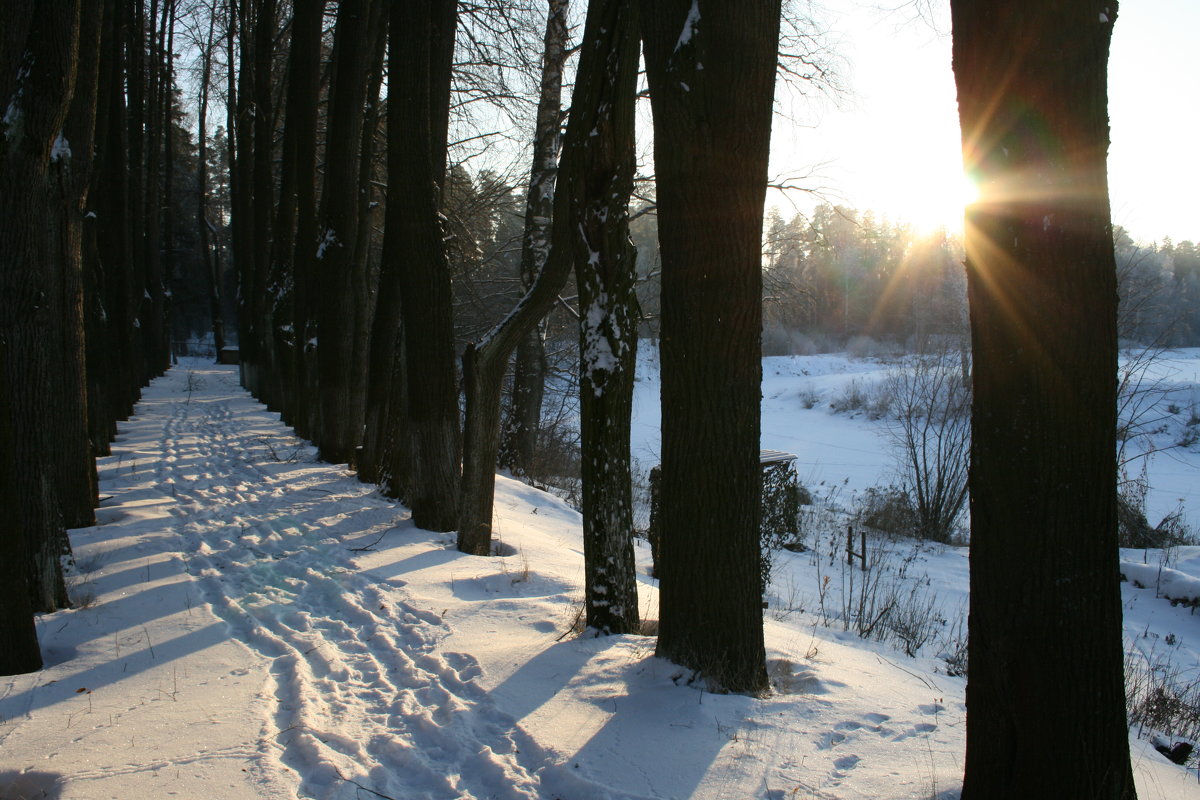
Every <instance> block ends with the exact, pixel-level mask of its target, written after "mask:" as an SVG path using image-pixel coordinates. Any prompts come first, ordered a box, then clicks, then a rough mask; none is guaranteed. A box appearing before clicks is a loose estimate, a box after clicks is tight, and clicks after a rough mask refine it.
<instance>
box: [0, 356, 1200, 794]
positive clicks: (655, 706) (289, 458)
mask: <svg viewBox="0 0 1200 800" xmlns="http://www.w3.org/2000/svg"><path fill="white" fill-rule="evenodd" d="M838 365H839V362H837V361H835V360H827V361H824V362H821V363H820V364H814V365H812V368H811V369H810V370H809V371H810V373H817V372H821V371H822V370H823V369H824V368H825V367H829V369H828V370H826V371H825V375H826V376H829V377H827V380H828V381H830V386H833V385H834V384H835V383H836V381H837V380H839V379H842V380H844V379H845V378H846V375H847V374H848V373H847V372H846V370H841V371H839V370H838V369H837V367H838ZM848 369H852V368H848ZM770 372H771V365H770V362H768V363H767V373H768V374H767V380H766V382H765V384H764V394H765V395H767V398H766V400H765V403H766V405H767V407H768V408H774V407H775V406H772V404H776V406H778V409H779V411H778V412H776V411H768V412H767V413H766V414H765V417H767V418H769V419H771V420H773V421H772V422H770V424H764V444H765V445H767V446H775V447H779V448H780V449H791V450H794V451H795V450H804V453H803V454H802V455H801V457H802V458H803V459H807V462H808V463H809V464H810V465H811V466H810V470H811V471H812V472H813V474H818V473H819V471H820V470H825V469H826V468H830V469H832V470H835V471H831V472H829V473H828V477H821V478H819V479H818V481H820V480H827V481H828V482H829V483H830V484H831V485H832V484H836V483H838V482H844V480H845V478H848V477H851V476H852V475H856V476H858V477H856V478H854V480H855V481H858V480H862V481H867V480H874V477H873V476H875V475H877V474H878V473H879V472H880V471H881V467H880V463H881V461H880V457H879V452H880V448H879V444H878V441H877V440H874V442H872V440H870V439H869V438H868V437H869V436H875V434H874V433H873V432H872V430H871V428H870V427H869V423H867V422H865V421H860V420H846V419H844V418H842V417H833V416H830V415H828V412H827V411H822V410H821V409H819V408H817V409H813V410H802V411H798V412H792V417H791V422H790V423H788V422H786V421H785V418H784V417H783V416H782V414H783V411H782V409H784V408H786V407H790V406H789V405H788V404H790V403H792V400H791V399H790V398H791V395H792V394H794V393H795V391H797V388H796V386H797V385H796V384H791V385H789V384H788V383H787V382H786V380H785V379H787V380H792V381H797V380H809V379H810V378H811V379H813V380H819V379H820V378H821V377H823V376H822V375H816V376H815V377H813V376H812V375H810V376H805V375H803V374H802V373H800V372H796V371H793V374H788V373H787V371H786V370H782V369H781V374H780V375H779V376H772V375H771V374H770ZM776 377H778V383H773V381H774V380H775V378H776ZM789 387H791V388H789ZM656 392H657V388H656V385H655V384H654V382H653V380H652V379H650V380H644V381H643V382H642V384H640V387H639V403H640V404H641V408H642V409H643V412H644V411H645V408H646V405H647V403H648V401H647V398H648V397H650V396H651V395H653V394H656ZM771 392H776V394H775V395H774V396H773V397H772V396H771ZM655 413H656V412H655ZM807 414H823V415H825V416H824V419H826V420H830V422H829V423H828V424H827V425H824V426H820V425H809V424H808V423H807V421H806V418H805V417H803V416H802V415H807ZM814 419H818V418H814ZM640 424H641V425H642V426H643V430H644V429H645V428H647V427H648V426H649V423H648V422H647V421H646V418H645V417H644V416H643V417H642V419H641V423H640ZM772 426H774V430H776V431H777V433H769V432H768V429H769V428H771V427H772ZM810 427H811V428H813V430H811V431H809V430H806V429H808V428H810ZM821 428H824V429H825V430H821ZM854 431H858V433H857V434H855V435H858V436H859V437H860V439H858V440H854V438H853V435H852V434H853V432H854ZM769 436H777V437H778V438H776V439H770V440H769V439H768V437H769ZM787 436H791V437H794V438H793V439H791V440H788V439H785V438H784V437H787ZM827 436H829V437H831V438H829V439H826V438H823V437H827ZM647 439H648V437H647V436H643V437H642V438H641V439H640V440H639V441H642V442H643V445H644V446H647V447H648V446H649V445H645V442H646V441H647ZM796 441H799V442H800V443H801V445H802V446H797V445H796V444H794V442H796ZM847 441H850V442H851V447H852V448H853V449H857V450H861V451H864V452H862V453H860V454H859V455H861V456H862V458H861V459H858V456H847V455H846V454H845V449H846V448H844V447H842V445H844V444H845V443H846V442H847ZM854 441H857V444H854V443H853V442H854ZM789 442H793V443H789ZM835 447H836V448H840V449H835ZM851 452H853V450H851ZM872 453H874V458H873V459H869V458H868V457H867V456H868V455H870V454H872ZM646 458H647V460H648V461H649V460H651V458H650V456H647V457H646ZM851 459H854V461H853V467H852V468H851V467H848V466H847V465H850V464H851ZM651 463H652V461H651ZM872 464H873V465H874V467H872ZM100 469H101V479H102V493H103V494H104V495H107V496H109V499H107V500H105V501H104V502H103V504H102V508H101V509H100V511H99V512H98V516H99V521H100V524H99V525H97V526H96V527H94V528H89V529H84V530H79V531H74V532H72V540H73V542H74V544H75V548H76V556H77V562H78V566H77V573H78V574H77V575H75V576H74V577H73V578H72V583H73V589H72V591H73V596H74V597H75V599H76V601H77V602H78V603H79V607H78V608H76V609H73V610H69V611H63V612H59V613H56V614H51V615H46V616H44V617H42V618H41V619H40V621H39V634H40V636H41V641H42V644H43V650H44V653H45V655H46V658H47V664H48V666H47V668H46V669H45V670H43V671H42V672H40V673H37V674H34V675H28V676H18V677H15V678H0V798H4V800H8V798H25V797H43V796H45V797H58V798H63V799H64V800H70V799H72V798H121V799H122V800H124V799H126V798H143V797H146V798H148V797H181V798H209V797H220V798H231V799H232V800H238V799H240V798H246V799H247V800H249V799H250V798H294V797H305V798H309V797H311V798H345V799H348V798H370V797H391V798H396V799H397V800H399V799H401V798H403V799H404V800H409V798H490V797H497V798H563V800H589V799H590V798H669V797H678V798H686V797H695V798H772V800H784V798H787V799H788V800H791V798H827V799H828V798H838V799H842V798H930V797H938V798H942V799H943V800H950V798H954V797H956V796H957V790H958V787H959V785H960V779H961V770H962V755H963V742H964V707H963V686H964V680H963V679H962V678H957V677H949V676H947V675H946V674H945V671H946V670H945V667H946V665H945V663H944V662H943V661H942V660H940V659H939V658H938V655H939V654H938V653H937V652H934V649H935V648H933V647H932V646H931V647H927V648H925V649H924V650H922V651H921V653H919V655H918V657H917V658H909V657H907V656H905V655H904V654H903V653H902V652H899V651H898V650H897V649H895V648H894V647H892V646H889V645H884V644H880V643H878V642H870V643H867V642H863V641H862V640H861V639H859V638H858V637H857V636H856V635H854V634H853V633H852V632H845V631H843V630H842V625H841V623H840V622H838V621H836V620H834V619H829V620H827V621H828V622H829V624H828V625H823V624H821V622H822V615H821V613H820V609H821V606H822V593H821V592H820V591H819V590H818V586H819V585H820V583H821V580H822V578H823V577H825V576H828V577H830V578H831V582H830V584H829V587H830V588H828V589H827V590H826V592H825V595H824V602H825V604H827V605H828V606H829V609H828V610H832V608H833V607H834V606H836V605H837V604H838V603H840V602H841V601H840V600H838V599H837V596H836V594H835V593H844V589H843V588H842V587H843V582H844V581H847V580H848V579H850V577H851V576H850V574H849V572H848V571H847V570H845V569H842V568H841V567H840V566H836V565H835V564H834V563H833V561H837V560H838V559H830V558H829V557H828V555H827V554H826V552H825V550H826V549H831V548H833V547H834V544H833V543H828V544H823V545H821V547H819V548H817V549H816V550H811V551H810V552H808V553H798V554H785V555H784V556H783V558H782V562H783V563H782V564H781V565H780V566H779V568H778V569H777V570H776V573H775V576H774V582H773V586H772V609H771V610H769V611H768V613H767V617H766V619H765V625H766V634H767V644H768V656H769V658H770V659H771V662H772V673H773V678H774V682H775V686H776V689H777V691H776V692H775V693H774V694H772V695H771V696H770V697H767V698H763V699H756V698H746V697H736V696H735V697H731V696H719V695H712V694H709V693H706V692H703V691H701V690H699V689H698V688H694V687H692V686H688V685H686V682H685V681H683V680H681V677H682V676H681V675H680V671H679V670H678V669H677V668H675V667H674V666H673V665H671V664H669V663H667V662H664V661H661V660H659V659H656V658H654V656H653V647H654V643H653V639H652V638H649V637H638V636H624V637H611V638H608V639H590V638H589V639H581V638H579V637H578V636H576V635H575V634H573V633H571V627H572V624H573V623H574V622H575V620H576V617H577V615H578V612H579V608H580V603H581V601H582V588H581V583H580V582H581V580H582V575H583V564H582V545H581V541H580V522H579V517H578V515H577V514H576V513H575V512H574V511H573V510H571V509H570V508H568V507H566V506H565V505H563V504H562V503H561V502H560V501H558V500H556V499H555V498H553V497H551V496H549V495H547V494H544V493H542V492H539V491H537V490H534V489H531V488H530V487H528V486H525V485H523V484H520V483H517V482H515V481H511V480H508V479H505V478H500V479H499V480H498V487H497V499H496V526H497V530H498V532H499V534H500V537H501V539H502V542H503V545H504V546H503V552H506V553H510V555H506V556H496V557H490V558H475V557H469V556H464V555H461V554H459V553H457V552H456V551H454V550H453V545H452V535H446V534H433V533H429V532H427V531H422V530H418V529H415V528H414V527H412V525H411V522H410V521H409V519H408V513H407V511H406V510H405V509H404V508H403V507H400V506H398V505H396V504H394V503H392V502H390V501H388V500H386V499H385V498H382V497H381V496H380V495H379V494H378V493H377V492H375V491H374V490H373V488H372V487H369V486H365V485H363V484H361V483H359V482H358V481H357V480H356V479H355V478H354V476H353V475H352V474H351V473H349V472H347V471H346V470H345V469H344V468H340V467H336V466H330V465H325V464H320V463H317V462H315V460H314V452H313V450H312V448H310V447H309V446H307V445H306V444H304V443H303V442H300V441H298V440H296V439H295V438H294V437H293V436H292V435H291V433H290V431H288V430H286V429H285V428H283V427H282V426H281V425H280V423H279V421H278V416H277V415H276V414H273V413H269V412H267V411H265V410H264V409H263V407H262V406H261V405H259V404H257V403H256V402H255V401H253V400H252V399H251V398H249V397H248V396H247V395H246V394H245V393H244V392H242V391H241V390H240V389H239V388H238V387H237V374H236V370H235V369H232V368H228V367H215V366H212V365H209V364H205V363H201V362H193V363H190V364H184V365H182V366H180V367H177V368H176V369H174V370H172V372H171V373H169V374H168V375H167V376H165V377H164V378H161V379H159V380H157V381H155V382H154V383H153V384H152V385H151V386H150V387H149V388H148V389H147V390H146V392H145V395H144V400H143V401H142V403H140V404H139V405H138V408H137V412H136V414H135V416H134V417H133V418H132V419H131V420H130V421H129V422H127V423H124V424H123V425H122V426H121V433H120V436H119V440H118V442H117V443H116V444H115V446H114V455H113V456H111V457H108V458H105V459H102V460H101V464H100ZM803 469H804V468H802V474H803ZM838 469H840V470H841V472H838V471H836V470H838ZM872 469H874V470H875V471H874V472H872ZM822 474H823V473H822ZM865 485H870V484H869V483H867V484H865ZM813 544H817V543H815V542H814V543H813ZM873 546H874V545H873ZM878 547H879V548H881V552H883V549H884V548H891V549H890V550H886V554H885V555H886V557H887V558H889V559H893V560H895V561H896V562H897V563H900V564H903V565H904V573H905V578H904V579H905V580H912V581H913V582H914V583H921V584H922V585H924V586H925V587H927V588H928V589H929V590H930V591H931V592H933V593H934V594H935V595H936V600H937V603H938V605H939V607H944V608H945V609H947V611H946V615H947V617H952V616H953V615H954V614H955V613H956V612H960V611H961V608H962V604H963V602H964V600H965V595H966V558H965V553H964V552H963V551H962V550H961V549H954V548H917V547H913V546H910V545H905V544H893V545H885V544H882V543H881V544H879V545H878ZM821 548H825V549H821ZM1140 553H1141V551H1129V552H1128V553H1127V554H1126V558H1127V560H1136V559H1137V557H1138V555H1139V554H1140ZM1187 555H1189V554H1184V556H1183V557H1180V558H1179V559H1178V560H1177V562H1176V563H1175V565H1174V568H1175V569H1177V570H1179V571H1180V572H1181V574H1185V575H1188V576H1191V578H1192V579H1193V580H1194V579H1195V578H1196V577H1198V576H1200V557H1197V558H1190V557H1186V556H1187ZM638 556H639V563H640V564H641V568H642V572H643V574H642V575H640V576H639V580H640V587H639V588H640V592H641V605H642V612H643V616H644V617H646V618H651V619H652V618H654V617H656V616H657V597H656V589H655V586H654V581H653V580H651V579H649V578H647V577H646V576H645V574H644V572H645V567H646V562H647V561H648V558H649V554H648V552H646V551H645V550H639V554H638ZM1124 591H1125V592H1126V598H1127V603H1128V604H1129V607H1130V610H1129V612H1128V614H1129V616H1130V619H1129V626H1131V630H1132V629H1133V628H1136V634H1133V635H1140V634H1141V633H1142V632H1143V626H1144V630H1145V631H1151V630H1153V631H1154V632H1155V634H1156V635H1159V634H1161V635H1162V636H1166V635H1167V634H1168V633H1171V634H1174V636H1173V640H1174V641H1177V642H1178V641H1180V640H1182V644H1180V645H1179V646H1177V647H1176V648H1175V650H1174V651H1173V652H1175V653H1177V656H1176V657H1177V658H1178V659H1179V660H1180V661H1181V662H1186V663H1183V664H1182V666H1183V667H1184V668H1186V669H1196V668H1197V667H1196V665H1197V664H1200V661H1196V660H1195V659H1196V658H1197V656H1196V650H1195V649H1193V648H1196V647H1197V646H1200V622H1198V621H1197V619H1196V618H1194V617H1190V616H1189V615H1188V614H1187V609H1183V608H1181V607H1174V608H1173V607H1172V606H1170V604H1169V603H1168V602H1167V601H1165V600H1162V599H1160V598H1157V597H1155V596H1154V591H1153V590H1152V589H1137V588H1135V587H1133V586H1132V585H1129V584H1127V585H1126V587H1125V589H1124ZM1160 623H1161V624H1160ZM1188 659H1191V661H1187V660H1188ZM1132 745H1133V747H1134V750H1135V765H1136V770H1137V775H1138V781H1139V792H1140V796H1141V797H1142V798H1143V799H1145V798H1163V799H1164V800H1165V799H1166V798H1188V797H1192V798H1200V785H1197V781H1196V776H1195V775H1194V774H1189V773H1187V772H1185V771H1184V770H1182V769H1181V768H1179V767H1177V766H1175V765H1173V764H1170V763H1169V762H1167V761H1166V760H1165V759H1164V758H1162V757H1161V756H1160V755H1158V753H1156V752H1155V751H1153V750H1152V749H1150V747H1149V745H1148V744H1147V743H1146V742H1145V741H1140V740H1136V739H1135V740H1133V742H1132Z"/></svg>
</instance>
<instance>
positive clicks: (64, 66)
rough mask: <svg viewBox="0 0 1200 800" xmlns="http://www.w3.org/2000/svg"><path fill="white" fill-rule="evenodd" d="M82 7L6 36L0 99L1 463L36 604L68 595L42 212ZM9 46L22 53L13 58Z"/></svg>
mask: <svg viewBox="0 0 1200 800" xmlns="http://www.w3.org/2000/svg"><path fill="white" fill-rule="evenodd" d="M79 11H80V7H79V2H78V0H59V2H56V3H53V4H46V3H43V4H40V5H39V8H38V13H37V14H34V15H33V16H32V17H31V18H30V20H29V25H28V29H27V31H26V32H25V33H26V36H25V38H24V39H23V40H22V41H20V43H19V44H18V43H17V41H16V39H17V36H19V31H18V32H13V34H11V35H12V38H9V36H6V37H5V39H4V46H5V52H4V55H3V61H4V63H5V64H7V65H14V64H15V65H16V74H15V75H13V76H8V79H7V81H6V84H7V85H8V86H9V91H10V94H9V95H8V96H7V97H2V98H0V104H2V105H3V106H4V107H5V108H6V109H7V111H6V113H5V115H4V119H3V121H2V122H0V128H2V130H0V164H2V167H3V168H0V298H2V300H0V341H3V342H4V343H5V345H6V346H7V351H8V352H7V359H6V361H7V364H6V370H5V372H6V374H5V376H4V378H3V381H2V383H3V388H5V389H6V393H7V398H6V404H7V407H8V420H7V421H6V424H7V425H9V426H10V435H11V439H12V440H11V442H10V445H11V447H10V448H8V449H6V452H5V453H4V456H3V457H4V458H5V459H12V460H13V464H12V466H6V467H4V472H5V477H15V481H14V483H13V485H12V489H11V491H12V494H13V495H14V497H15V502H14V503H13V504H12V506H11V508H12V510H13V513H14V514H16V515H17V518H18V525H17V528H18V529H19V530H22V531H24V534H25V540H26V548H27V550H26V557H27V562H26V565H25V566H26V570H27V572H26V574H27V577H28V580H29V586H28V588H29V594H30V600H31V605H32V607H33V608H34V610H37V611H53V610H55V609H58V608H62V607H64V606H66V605H67V604H68V599H67V596H66V589H65V587H64V584H63V578H62V568H61V564H60V557H61V556H63V555H64V554H67V553H69V551H70V543H69V541H68V540H67V537H66V531H65V529H64V527H63V517H62V509H61V505H60V494H59V491H58V489H57V486H56V478H57V476H56V475H55V474H54V473H55V467H56V466H58V463H59V462H58V461H57V460H56V459H55V457H54V453H55V444H54V438H53V432H54V431H55V429H56V427H57V426H58V424H59V423H60V419H59V418H58V417H57V416H56V412H58V413H61V412H62V405H61V403H60V402H59V401H58V398H55V397H54V389H55V388H56V387H55V383H54V381H53V378H52V375H53V373H54V371H55V370H56V369H58V368H59V367H60V364H59V363H58V362H59V360H60V359H61V358H62V353H61V351H60V350H59V349H57V347H56V346H57V345H60V344H61V338H57V337H54V336H47V332H53V331H56V330H59V329H60V328H61V325H62V314H63V311H62V302H61V300H62V298H61V285H62V274H61V272H60V265H59V264H58V263H57V259H56V256H57V255H58V254H59V247H60V245H61V240H57V239H56V236H57V234H58V233H59V231H58V230H57V228H58V227H59V226H56V225H53V224H52V225H50V226H49V227H50V230H47V226H46V221H47V220H54V219H55V218H56V217H57V216H58V215H59V213H60V203H61V198H62V194H61V193H60V187H59V185H58V180H57V178H58V163H57V162H58V161H61V160H62V159H64V158H67V159H69V158H70V154H69V152H68V151H67V144H66V141H65V140H64V139H63V135H62V130H63V124H64V122H65V121H66V117H67V111H68V109H69V105H70V102H71V97H72V94H73V92H74V88H75V70H76V63H77V58H78V40H79ZM22 16H23V15H21V14H20V13H18V14H17V15H16V17H17V18H18V19H21V18H22ZM10 47H12V48H16V52H19V53H20V55H19V56H17V57H13V56H12V55H11V53H12V52H13V50H10V49H9V48H10ZM89 144H90V143H89ZM84 146H87V145H84ZM52 162H54V164H52ZM85 441H86V437H85ZM13 473H15V476H14V475H13Z"/></svg>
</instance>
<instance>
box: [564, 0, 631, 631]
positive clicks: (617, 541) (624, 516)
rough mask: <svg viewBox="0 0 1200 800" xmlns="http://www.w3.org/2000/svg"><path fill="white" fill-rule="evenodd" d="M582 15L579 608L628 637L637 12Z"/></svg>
mask: <svg viewBox="0 0 1200 800" xmlns="http://www.w3.org/2000/svg"><path fill="white" fill-rule="evenodd" d="M592 8H595V9H596V15H595V16H596V18H595V20H594V21H593V15H592V14H591V9H592ZM588 10H589V13H588V27H587V28H586V30H585V32H584V45H583V47H584V49H583V54H582V55H581V56H580V61H581V65H580V70H581V72H582V70H583V69H584V67H583V64H582V62H583V61H585V60H586V59H588V58H595V59H597V60H602V65H600V66H598V67H595V68H594V69H596V71H597V73H598V74H599V76H600V77H599V79H594V82H589V84H587V85H586V86H580V85H578V84H577V86H576V90H575V91H576V93H575V98H574V99H573V100H572V104H573V105H574V104H577V103H578V102H579V101H580V100H582V101H583V103H584V104H585V106H586V107H587V108H589V109H590V108H595V109H597V111H596V112H595V118H594V119H593V120H591V122H592V124H591V125H590V126H589V131H588V137H587V143H586V145H584V146H583V147H582V148H580V152H579V153H578V155H576V154H574V153H573V154H572V157H573V159H575V158H577V159H578V160H577V161H575V160H572V163H571V171H570V173H568V174H567V175H565V176H564V178H565V179H566V181H567V183H566V185H565V186H564V187H563V188H564V189H565V190H566V192H567V195H568V197H569V198H570V200H571V213H570V219H569V221H568V225H567V228H568V230H569V231H570V232H571V234H572V248H571V249H572V252H573V254H574V261H575V284H576V286H577V287H578V289H579V309H580V314H579V361H580V366H579V416H580V420H581V422H580V433H581V435H582V439H583V443H582V450H583V452H582V461H583V464H582V477H583V555H584V604H585V607H586V608H587V624H588V626H589V627H591V628H593V629H595V630H596V631H599V632H600V633H605V634H608V633H634V632H635V631H637V629H638V608H637V602H638V597H637V573H636V568H635V564H634V558H633V490H632V476H631V475H630V470H629V432H630V426H631V423H632V417H633V378H634V369H635V367H636V363H637V326H638V311H637V295H636V293H635V291H634V288H635V285H636V277H637V251H636V250H635V249H634V247H633V242H632V241H630V239H629V197H630V195H631V194H632V193H633V173H634V167H635V162H636V156H635V153H634V106H635V104H636V101H637V71H638V43H639V42H638V32H637V4H636V2H630V1H629V0H608V1H607V2H604V3H601V4H600V5H599V6H598V7H597V5H596V4H595V2H593V4H592V5H591V6H589V9H588ZM587 74H588V76H589V78H591V73H587ZM581 88H582V89H584V90H585V92H584V94H583V95H582V97H581V95H580V89H581ZM576 146H578V145H576Z"/></svg>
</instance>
